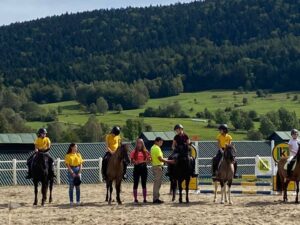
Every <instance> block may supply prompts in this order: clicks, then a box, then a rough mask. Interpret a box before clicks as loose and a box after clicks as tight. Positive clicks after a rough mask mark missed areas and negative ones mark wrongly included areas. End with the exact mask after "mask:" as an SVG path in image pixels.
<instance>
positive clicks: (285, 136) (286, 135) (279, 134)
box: [268, 131, 292, 141]
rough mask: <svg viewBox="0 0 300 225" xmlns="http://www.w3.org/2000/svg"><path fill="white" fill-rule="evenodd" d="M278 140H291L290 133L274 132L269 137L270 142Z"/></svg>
mask: <svg viewBox="0 0 300 225" xmlns="http://www.w3.org/2000/svg"><path fill="white" fill-rule="evenodd" d="M275 137H276V138H280V139H281V140H283V141H287V140H290V139H291V137H292V136H291V132H290V131H274V132H273V134H271V135H270V136H269V138H268V139H269V140H272V139H274V138H275Z"/></svg>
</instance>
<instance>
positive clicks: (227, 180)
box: [213, 145, 236, 205]
mask: <svg viewBox="0 0 300 225" xmlns="http://www.w3.org/2000/svg"><path fill="white" fill-rule="evenodd" d="M235 153H236V150H235V147H234V145H227V146H226V148H225V150H224V153H223V158H222V160H221V162H220V166H219V169H218V171H217V174H216V178H215V179H214V180H213V182H214V186H215V192H214V194H215V195H214V202H216V201H217V191H218V182H220V185H221V204H224V198H225V202H228V201H229V204H230V205H232V201H231V192H230V188H231V185H232V180H233V176H234V165H233V162H234V154H235ZM226 184H227V186H228V199H227V193H226Z"/></svg>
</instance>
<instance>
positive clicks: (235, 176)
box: [233, 161, 238, 178]
mask: <svg viewBox="0 0 300 225" xmlns="http://www.w3.org/2000/svg"><path fill="white" fill-rule="evenodd" d="M233 167H234V175H233V177H234V178H238V175H237V174H236V172H237V161H234V163H233Z"/></svg>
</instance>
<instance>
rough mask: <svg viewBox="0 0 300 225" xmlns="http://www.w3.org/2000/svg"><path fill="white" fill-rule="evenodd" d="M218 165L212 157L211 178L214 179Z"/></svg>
mask: <svg viewBox="0 0 300 225" xmlns="http://www.w3.org/2000/svg"><path fill="white" fill-rule="evenodd" d="M218 164H219V162H218V160H217V158H216V157H214V158H213V160H212V178H215V177H216V172H217V167H218Z"/></svg>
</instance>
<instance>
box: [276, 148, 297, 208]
mask: <svg viewBox="0 0 300 225" xmlns="http://www.w3.org/2000/svg"><path fill="white" fill-rule="evenodd" d="M286 162H287V158H281V159H280V160H279V162H278V174H279V177H280V181H281V185H282V186H281V187H282V188H281V190H282V191H283V201H284V202H287V201H288V197H287V187H288V185H289V182H290V181H295V182H296V199H295V203H299V201H298V194H299V181H300V145H299V150H298V153H297V156H296V163H297V165H296V167H295V169H294V171H293V172H292V175H291V176H290V177H288V175H287V171H286V170H285V169H284V165H285V164H286Z"/></svg>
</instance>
